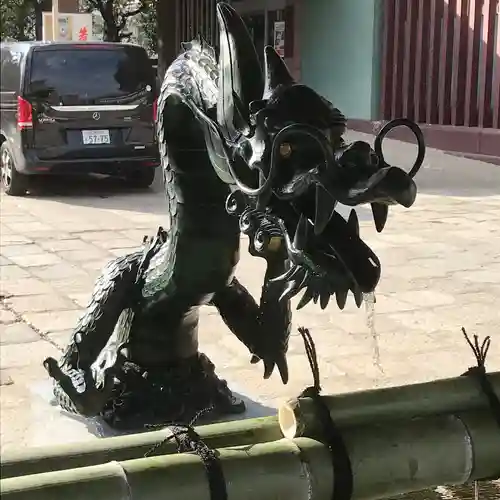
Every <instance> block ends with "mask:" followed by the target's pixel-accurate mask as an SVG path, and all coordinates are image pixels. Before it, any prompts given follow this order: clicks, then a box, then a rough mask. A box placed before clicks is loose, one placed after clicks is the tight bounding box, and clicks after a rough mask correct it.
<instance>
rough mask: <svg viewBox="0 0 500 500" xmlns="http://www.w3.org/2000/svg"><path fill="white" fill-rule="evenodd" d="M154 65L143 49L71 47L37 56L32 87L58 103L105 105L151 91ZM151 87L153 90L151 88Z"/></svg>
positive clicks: (35, 57) (32, 65)
mask: <svg viewBox="0 0 500 500" xmlns="http://www.w3.org/2000/svg"><path fill="white" fill-rule="evenodd" d="M153 85H154V80H153V72H152V65H151V62H150V61H149V58H148V56H147V54H146V52H145V51H144V50H143V49H141V48H140V47H113V48H108V47H106V48H104V47H102V48H101V47H99V48H97V47H95V46H92V47H84V46H80V47H70V48H61V49H57V50H54V49H51V50H38V51H34V53H33V60H32V64H31V74H30V86H32V87H33V88H37V89H45V93H46V94H47V95H48V97H47V99H48V100H49V102H53V103H57V104H66V105H71V104H105V103H107V102H116V101H117V99H122V100H123V98H125V97H127V96H137V93H140V92H147V91H149V90H151V87H152V86H153ZM148 86H149V87H148Z"/></svg>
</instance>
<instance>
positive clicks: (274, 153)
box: [217, 3, 425, 308]
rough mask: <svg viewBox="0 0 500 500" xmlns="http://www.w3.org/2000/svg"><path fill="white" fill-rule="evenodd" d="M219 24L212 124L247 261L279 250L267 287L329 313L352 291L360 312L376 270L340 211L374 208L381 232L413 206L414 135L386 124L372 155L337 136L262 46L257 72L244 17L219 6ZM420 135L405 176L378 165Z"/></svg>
mask: <svg viewBox="0 0 500 500" xmlns="http://www.w3.org/2000/svg"><path fill="white" fill-rule="evenodd" d="M217 14H218V21H219V25H220V31H221V36H220V58H219V100H218V103H217V123H218V126H219V128H220V130H221V131H222V132H221V134H222V135H223V137H224V142H225V144H226V148H228V149H230V151H231V153H230V154H227V157H228V167H229V170H230V173H231V176H232V178H233V181H234V185H235V191H234V192H233V193H232V195H231V196H230V197H229V199H228V202H227V209H228V211H230V212H231V213H234V214H236V215H239V217H240V226H241V229H242V231H243V232H244V233H246V234H248V235H249V236H250V238H251V245H250V249H251V252H252V253H254V254H259V253H260V254H266V252H268V251H269V249H270V248H271V247H273V246H274V247H275V246H276V241H277V240H280V241H282V242H284V244H285V246H286V251H287V253H288V258H289V262H290V263H291V265H290V269H289V270H288V271H287V272H286V273H285V274H283V275H282V276H280V277H279V278H277V279H275V280H274V283H275V284H276V286H281V287H282V288H281V297H282V298H290V297H292V296H293V295H295V294H297V293H298V292H299V291H300V290H302V289H305V293H304V295H303V297H302V300H301V301H300V303H299V307H302V306H304V305H305V304H306V303H307V302H309V301H310V300H314V301H315V302H316V301H318V300H319V301H320V303H321V306H322V307H326V305H327V304H328V301H329V299H330V297H331V296H333V295H336V298H337V303H338V305H339V307H341V308H343V307H344V305H345V302H346V298H347V294H348V292H349V290H351V291H352V292H353V294H354V297H355V299H356V302H357V304H358V306H359V305H360V304H361V302H362V295H363V294H364V293H369V292H372V291H373V290H374V289H375V287H376V285H377V283H378V280H379V278H380V262H379V260H378V258H377V256H376V255H375V254H374V252H373V251H372V250H371V249H370V248H369V247H368V246H367V245H366V244H365V243H364V242H363V240H362V239H361V238H360V236H359V223H358V219H357V215H356V212H355V210H352V211H351V215H350V217H349V218H348V220H345V219H344V218H343V217H342V216H341V215H340V214H339V213H338V212H337V211H336V207H337V205H338V204H343V205H347V206H350V207H356V206H358V205H361V204H371V208H372V213H373V217H374V221H375V226H376V228H377V230H378V231H379V232H380V231H382V229H383V228H384V225H385V223H386V220H387V216H388V207H389V206H390V205H393V204H399V205H402V206H404V207H410V206H411V205H412V204H413V203H414V201H415V198H416V194H417V187H416V185H415V182H414V181H413V177H414V175H415V174H416V173H417V171H418V169H419V168H420V166H421V164H422V162H423V158H424V155H425V146H424V144H423V137H422V133H421V131H420V129H419V128H418V126H417V125H416V124H414V123H413V122H411V121H409V120H406V119H398V120H394V121H393V122H390V123H388V124H387V125H386V126H385V127H384V128H383V129H382V131H381V132H380V134H379V135H378V136H377V138H376V139H375V143H374V147H373V148H372V147H371V146H370V145H369V144H368V143H366V142H362V141H356V142H354V143H351V144H347V143H346V142H345V141H344V140H343V138H342V135H343V133H344V132H345V128H346V118H345V117H344V115H343V114H342V113H341V112H340V111H339V110H338V109H336V108H335V107H334V106H333V105H332V104H331V103H330V102H329V101H328V100H326V99H325V98H323V97H322V96H320V95H319V94H317V93H316V92H315V91H314V90H313V89H311V88H309V87H307V86H305V85H302V84H300V83H297V82H295V81H294V79H293V77H292V76H291V74H290V72H289V70H288V68H287V66H286V64H285V62H284V61H283V59H282V58H281V57H280V56H279V55H278V54H277V53H276V51H275V50H274V49H273V48H272V47H269V46H268V47H266V48H265V57H264V61H265V64H264V71H262V69H261V65H260V62H259V58H258V56H257V53H256V51H255V47H254V45H253V43H252V41H251V39H250V36H249V34H248V31H247V29H246V27H245V25H244V22H243V21H242V19H241V18H240V17H239V16H238V14H237V13H236V12H235V10H234V9H233V8H232V7H230V6H229V5H227V4H225V3H219V4H218V6H217ZM400 125H404V126H407V127H409V128H410V129H411V130H412V131H413V132H414V133H415V135H416V136H417V139H418V143H419V153H418V157H417V160H416V162H415V165H414V167H413V168H412V170H411V171H410V172H409V173H407V172H405V171H404V170H402V169H401V168H398V167H394V166H391V165H389V164H387V163H386V161H385V160H384V155H383V152H382V140H383V138H384V137H385V135H386V134H387V133H388V132H389V130H391V129H392V128H394V127H396V126H400Z"/></svg>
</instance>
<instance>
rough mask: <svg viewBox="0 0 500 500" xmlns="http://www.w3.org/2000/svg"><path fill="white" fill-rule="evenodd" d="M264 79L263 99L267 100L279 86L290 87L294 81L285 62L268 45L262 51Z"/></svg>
mask: <svg viewBox="0 0 500 500" xmlns="http://www.w3.org/2000/svg"><path fill="white" fill-rule="evenodd" d="M264 58H265V79H264V94H263V98H264V99H268V98H269V97H270V95H271V94H272V93H273V92H274V91H275V90H276V88H277V87H279V86H280V85H292V84H293V83H294V79H293V77H292V75H291V74H290V71H288V68H287V66H286V64H285V61H283V59H282V58H281V57H280V56H279V54H278V53H277V52H276V50H274V48H273V47H271V46H270V45H268V46H266V48H265V49H264Z"/></svg>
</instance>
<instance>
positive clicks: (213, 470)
mask: <svg viewBox="0 0 500 500" xmlns="http://www.w3.org/2000/svg"><path fill="white" fill-rule="evenodd" d="M212 410H213V407H209V408H205V409H203V410H201V411H199V412H198V413H197V414H196V415H195V416H194V417H193V419H192V420H191V421H190V422H189V423H188V424H169V425H167V426H166V428H168V429H169V430H170V431H171V433H172V435H170V436H168V437H166V438H165V439H163V440H162V441H160V442H159V443H157V444H155V445H154V446H153V447H152V448H151V449H150V450H149V451H148V452H147V453H146V454H145V455H144V456H145V457H148V456H150V455H151V454H153V453H154V452H155V451H157V450H158V449H159V448H161V447H162V446H163V445H164V444H165V443H167V442H169V441H172V440H175V442H176V445H177V453H195V454H196V455H198V456H199V457H200V459H201V461H202V462H203V466H204V467H205V471H206V473H207V479H208V487H209V490H210V499H211V500H228V496H227V488H226V480H225V478H224V471H223V470H222V466H221V463H220V460H219V456H218V452H217V451H216V450H213V449H212V448H210V447H209V446H208V445H207V444H206V443H205V442H204V441H203V439H201V437H200V435H199V434H198V433H197V432H196V431H195V430H194V424H195V423H196V422H197V420H198V419H199V418H200V417H201V416H202V415H204V414H205V413H208V412H210V411H212Z"/></svg>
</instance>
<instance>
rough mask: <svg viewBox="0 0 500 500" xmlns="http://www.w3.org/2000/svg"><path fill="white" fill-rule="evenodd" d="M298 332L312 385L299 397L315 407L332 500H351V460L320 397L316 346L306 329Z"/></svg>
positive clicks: (301, 328) (300, 328) (340, 435)
mask: <svg viewBox="0 0 500 500" xmlns="http://www.w3.org/2000/svg"><path fill="white" fill-rule="evenodd" d="M298 330H299V333H300V335H301V336H302V338H303V340H304V346H305V350H306V354H307V359H308V361H309V365H310V366H311V371H312V376H313V385H312V386H309V387H306V389H304V390H303V391H302V393H301V394H300V396H299V397H303V398H311V399H312V400H313V401H314V403H315V405H316V411H317V415H318V418H319V421H320V423H321V427H322V431H323V435H322V438H323V439H324V440H325V441H326V444H327V446H328V449H329V450H330V455H331V459H332V465H333V476H334V480H333V495H332V500H351V498H352V493H353V475H352V466H351V460H350V458H349V452H348V451H347V447H346V445H345V443H344V439H343V438H342V434H341V433H340V431H339V430H338V428H337V426H336V425H335V422H333V420H332V418H331V417H330V411H329V410H328V407H327V406H326V405H325V403H324V401H323V399H322V397H321V385H320V374H319V365H318V357H317V355H316V346H315V345H314V341H313V339H312V337H311V334H310V332H309V330H308V329H307V328H304V327H299V329H298Z"/></svg>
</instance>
